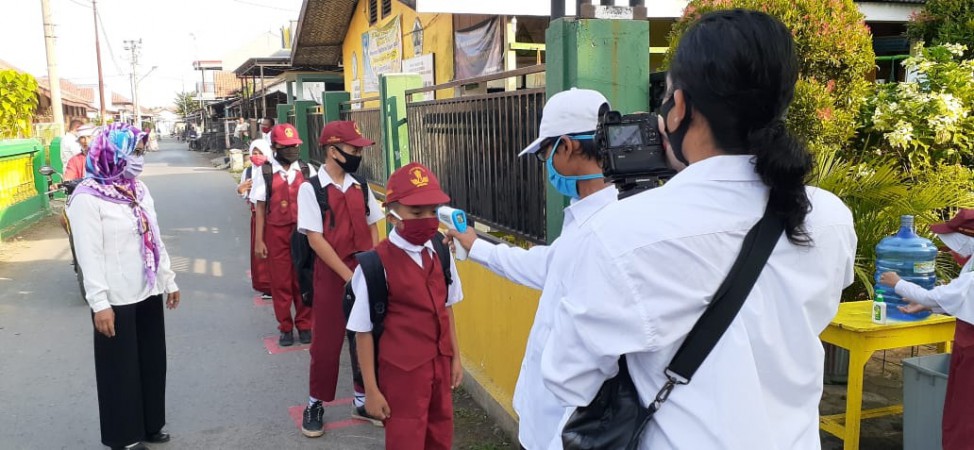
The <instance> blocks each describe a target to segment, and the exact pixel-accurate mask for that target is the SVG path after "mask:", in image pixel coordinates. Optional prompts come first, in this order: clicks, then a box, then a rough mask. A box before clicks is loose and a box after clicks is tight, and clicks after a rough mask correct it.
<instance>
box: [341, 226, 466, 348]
mask: <svg viewBox="0 0 974 450" xmlns="http://www.w3.org/2000/svg"><path fill="white" fill-rule="evenodd" d="M389 243H390V244H392V245H395V246H396V247H399V248H401V249H403V250H405V251H406V254H407V255H409V258H410V259H412V260H413V262H414V263H416V265H418V266H419V267H423V255H422V253H420V252H422V251H425V252H429V254H430V256H431V257H433V264H439V263H440V260H439V257H438V256H437V255H436V251H435V250H434V249H433V243H432V242H427V243H426V244H425V245H413V244H411V243H409V242H407V241H406V240H405V239H403V238H402V236H399V233H397V232H396V230H392V232H390V233H389ZM386 271H388V268H386ZM450 275H451V276H452V277H453V284H451V285H450V286H448V287H447V294H446V306H447V307H450V306H453V305H455V304H457V303H458V302H460V301H461V300H463V287H462V286H461V285H460V274H458V273H457V265H456V262H455V261H453V257H452V256H451V257H450ZM352 293H353V294H355V303H353V304H352V312H351V313H350V314H349V315H348V325H347V328H348V330H349V331H353V332H356V333H368V332H370V331H372V318H371V317H370V316H369V286H368V285H367V284H366V282H365V275H363V274H362V268H361V267H356V268H355V272H353V273H352Z"/></svg>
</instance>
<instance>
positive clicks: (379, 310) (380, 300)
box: [355, 250, 389, 345]
mask: <svg viewBox="0 0 974 450" xmlns="http://www.w3.org/2000/svg"><path fill="white" fill-rule="evenodd" d="M355 259H357V260H358V263H359V267H361V268H362V275H364V276H365V285H366V286H368V288H369V318H370V319H371V321H372V335H373V336H375V338H376V345H378V338H379V336H380V335H381V334H382V322H383V321H384V320H385V318H386V311H387V310H388V307H389V286H388V285H386V272H385V267H383V266H382V260H381V259H380V258H379V253H378V252H376V251H375V250H369V251H367V252H362V253H359V254H357V255H355Z"/></svg>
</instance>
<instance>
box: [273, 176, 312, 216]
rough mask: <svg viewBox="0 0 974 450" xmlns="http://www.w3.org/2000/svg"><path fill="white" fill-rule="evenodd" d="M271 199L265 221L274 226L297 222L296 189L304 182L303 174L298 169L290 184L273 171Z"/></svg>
mask: <svg viewBox="0 0 974 450" xmlns="http://www.w3.org/2000/svg"><path fill="white" fill-rule="evenodd" d="M271 179H272V180H273V181H271V199H270V202H269V205H268V206H269V209H268V213H267V223H268V224H269V225H274V226H289V225H294V224H296V223H298V190H299V189H300V188H301V183H303V182H304V174H302V173H301V171H300V170H298V171H297V172H296V173H295V175H294V182H293V183H291V184H290V185H288V184H287V180H285V179H283V178H282V177H281V173H280V172H275V173H274V176H272V177H271Z"/></svg>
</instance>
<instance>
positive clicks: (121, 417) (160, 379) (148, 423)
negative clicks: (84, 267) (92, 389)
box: [95, 295, 166, 447]
mask: <svg viewBox="0 0 974 450" xmlns="http://www.w3.org/2000/svg"><path fill="white" fill-rule="evenodd" d="M112 309H114V310H115V337H112V338H109V337H105V335H103V334H101V333H99V332H98V331H97V330H96V331H95V379H96V381H97V383H98V412H99V418H100V419H101V442H102V443H103V444H105V445H107V446H109V447H119V446H123V445H128V444H133V443H136V442H140V441H142V440H143V439H145V437H146V435H148V434H153V433H157V432H159V431H161V430H162V427H163V425H165V424H166V325H165V322H164V320H163V319H164V318H163V308H162V295H156V296H152V297H149V298H147V299H145V300H143V301H141V302H138V303H135V304H132V305H125V306H114V307H112Z"/></svg>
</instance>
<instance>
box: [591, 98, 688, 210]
mask: <svg viewBox="0 0 974 450" xmlns="http://www.w3.org/2000/svg"><path fill="white" fill-rule="evenodd" d="M656 117H657V116H656V114H650V113H636V114H627V115H622V114H621V113H619V112H618V111H608V112H606V113H605V114H603V115H602V116H601V117H600V118H599V127H598V129H597V130H596V132H595V142H596V145H597V146H598V148H599V154H600V155H601V157H602V173H603V174H604V175H605V177H606V178H607V179H609V180H610V181H611V182H612V183H614V184H615V185H616V187H617V188H618V189H619V198H620V199H621V198H625V197H628V196H630V195H634V194H638V193H640V192H643V191H646V190H649V189H652V188H654V187H657V186H659V185H660V183H661V182H662V181H663V180H666V179H668V178H670V177H672V176H673V175H674V174H675V173H676V172H674V171H673V169H671V168H670V166H669V164H668V163H667V161H666V152H665V150H664V149H663V136H662V134H660V131H659V122H658V121H657V118H656Z"/></svg>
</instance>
